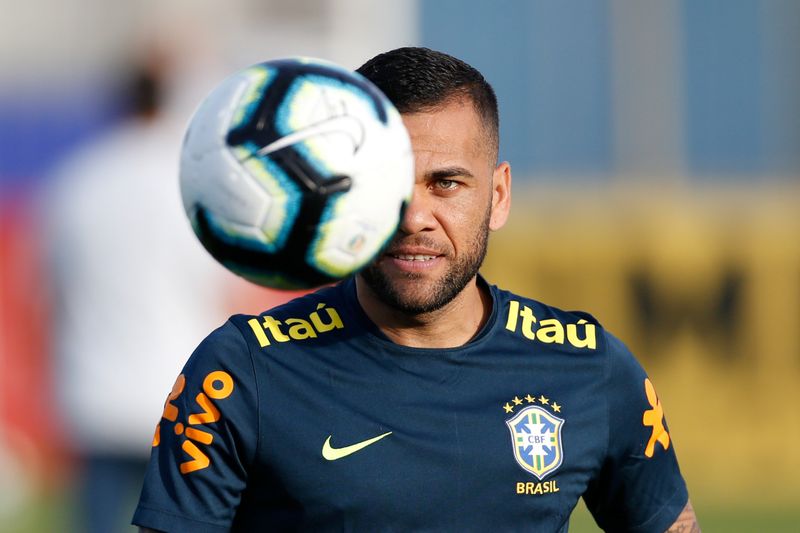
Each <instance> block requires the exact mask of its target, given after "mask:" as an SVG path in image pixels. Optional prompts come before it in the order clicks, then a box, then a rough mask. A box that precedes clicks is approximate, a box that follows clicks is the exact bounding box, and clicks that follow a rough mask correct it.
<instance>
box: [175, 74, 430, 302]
mask: <svg viewBox="0 0 800 533" xmlns="http://www.w3.org/2000/svg"><path fill="white" fill-rule="evenodd" d="M413 182H414V160H413V154H412V151H411V142H410V140H409V137H408V133H407V131H406V129H405V127H404V125H403V122H402V119H401V117H400V114H399V113H398V112H397V110H396V109H395V107H394V106H393V105H392V103H391V102H390V101H389V100H388V99H387V98H386V97H385V96H384V95H383V93H382V92H381V91H380V90H379V89H378V88H376V87H375V86H374V85H373V84H372V83H370V82H369V81H368V80H366V79H365V78H363V77H362V76H360V75H359V74H357V73H355V72H352V71H349V70H347V69H344V68H342V67H340V66H337V65H335V64H333V63H329V62H326V61H321V60H316V59H307V58H290V59H281V60H275V61H268V62H265V63H260V64H257V65H254V66H252V67H250V68H247V69H245V70H242V71H240V72H237V73H236V74H233V75H232V76H230V77H229V78H227V79H225V80H224V81H223V82H222V83H221V84H220V85H219V86H217V87H216V88H215V89H214V90H213V91H212V92H211V94H209V95H208V97H206V99H205V100H203V102H202V103H201V104H200V106H199V107H198V109H197V111H196V112H195V114H194V116H193V117H192V119H191V121H190V124H189V127H188V130H187V132H186V136H185V138H184V143H183V148H182V152H181V163H180V185H181V194H182V197H183V204H184V207H185V209H186V213H187V215H188V217H189V220H190V222H191V225H192V228H193V229H194V232H195V234H196V235H197V237H198V238H199V239H200V241H201V242H202V243H203V246H204V247H205V248H206V250H208V251H209V252H210V253H211V255H212V256H214V258H216V259H217V260H218V261H219V262H220V263H222V264H223V265H225V266H226V267H227V268H228V269H229V270H231V271H233V272H234V273H236V274H238V275H240V276H242V277H244V278H246V279H248V280H250V281H253V282H255V283H257V284H259V285H264V286H268V287H275V288H284V289H294V288H310V287H316V286H320V285H324V284H326V283H330V282H333V281H336V280H338V279H341V278H343V277H346V276H348V275H350V274H352V273H354V272H356V271H358V270H359V269H360V268H362V267H364V266H365V265H366V264H368V263H369V262H370V261H371V260H372V259H373V258H374V257H375V256H376V255H377V254H378V253H379V252H380V251H381V250H382V249H383V247H384V246H385V245H386V244H387V243H388V242H389V241H390V240H391V238H392V236H393V235H394V233H395V231H396V230H397V227H398V224H399V222H400V218H401V217H402V211H403V209H404V206H405V205H406V203H407V202H408V201H409V200H410V198H411V191H412V187H413Z"/></svg>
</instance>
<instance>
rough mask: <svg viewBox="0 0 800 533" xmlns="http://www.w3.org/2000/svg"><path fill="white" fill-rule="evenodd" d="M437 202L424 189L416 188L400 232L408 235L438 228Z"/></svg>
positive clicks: (401, 222)
mask: <svg viewBox="0 0 800 533" xmlns="http://www.w3.org/2000/svg"><path fill="white" fill-rule="evenodd" d="M434 206H435V202H434V201H433V198H431V197H430V195H429V194H426V191H425V190H424V189H422V190H421V188H420V187H417V188H415V190H414V195H413V196H412V198H411V202H410V203H409V204H408V206H406V210H405V213H403V218H402V220H401V221H400V231H402V232H403V233H406V234H408V235H412V234H414V233H419V232H421V231H426V230H432V229H434V228H436V226H437V224H438V221H437V220H436V215H435V210H434Z"/></svg>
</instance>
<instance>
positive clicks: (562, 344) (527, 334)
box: [492, 287, 614, 354]
mask: <svg viewBox="0 0 800 533" xmlns="http://www.w3.org/2000/svg"><path fill="white" fill-rule="evenodd" d="M492 291H493V293H494V296H495V302H496V304H497V308H498V321H499V322H500V324H501V326H504V327H505V330H506V331H507V332H509V333H511V334H514V335H517V336H519V337H521V338H524V339H526V340H528V341H532V342H534V343H537V344H538V345H546V346H547V347H548V348H550V349H554V350H558V351H565V352H572V353H585V354H590V353H591V354H601V353H605V352H606V351H607V350H608V349H609V348H611V347H613V346H614V345H613V344H612V343H610V342H609V334H608V333H607V332H606V330H605V329H604V328H603V326H602V325H601V324H600V322H599V321H598V320H597V319H595V318H594V317H593V316H592V315H590V314H589V313H586V312H583V311H565V310H563V309H559V308H558V307H554V306H552V305H547V304H544V303H542V302H539V301H537V300H534V299H532V298H528V297H524V296H520V295H517V294H514V293H512V292H509V291H506V290H503V289H499V288H497V287H492Z"/></svg>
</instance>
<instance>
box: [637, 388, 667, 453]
mask: <svg viewBox="0 0 800 533" xmlns="http://www.w3.org/2000/svg"><path fill="white" fill-rule="evenodd" d="M644 392H645V394H646V395H647V401H648V402H649V403H650V405H651V406H652V407H653V408H652V409H648V410H646V411H645V412H644V415H642V423H643V424H644V425H645V426H649V427H652V428H653V433H652V434H651V435H650V440H649V441H647V447H646V448H645V449H644V454H645V455H646V456H647V457H653V454H654V453H655V450H656V442H660V443H661V446H663V447H664V449H665V450H668V449H669V433H667V430H666V428H665V427H664V408H663V407H662V406H661V400H659V399H658V396H656V389H655V388H654V387H653V384H652V383H651V382H650V380H649V379H647V378H645V380H644Z"/></svg>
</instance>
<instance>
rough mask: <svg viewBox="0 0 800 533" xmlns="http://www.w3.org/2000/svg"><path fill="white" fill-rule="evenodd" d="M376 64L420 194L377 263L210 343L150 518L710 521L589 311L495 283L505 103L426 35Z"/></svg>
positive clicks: (652, 410)
mask: <svg viewBox="0 0 800 533" xmlns="http://www.w3.org/2000/svg"><path fill="white" fill-rule="evenodd" d="M359 71H360V72H361V73H362V74H363V75H365V76H366V77H367V78H369V79H370V80H372V81H373V82H374V83H376V85H378V86H379V87H380V88H381V89H382V90H383V91H384V92H385V93H386V94H387V96H388V97H389V98H390V99H391V100H392V101H393V102H394V103H395V105H396V106H397V107H398V109H399V110H400V112H401V113H402V114H403V118H404V122H405V124H406V126H407V128H408V131H409V134H410V136H411V141H412V146H413V149H414V154H415V162H416V184H415V190H414V198H413V201H412V202H411V204H410V205H409V207H408V209H407V211H406V212H405V214H404V217H403V220H402V223H401V226H400V229H399V231H398V234H397V236H396V238H395V239H394V240H393V242H392V244H391V245H390V246H389V247H388V249H387V250H386V252H385V253H384V254H383V255H382V256H380V257H379V258H378V259H377V260H376V261H375V262H374V263H373V264H372V265H371V266H370V267H368V268H367V269H365V270H364V271H363V272H361V273H360V274H358V275H357V276H355V278H353V279H349V280H346V281H344V282H342V283H340V284H339V285H337V286H336V287H332V288H326V289H322V290H320V291H318V292H316V293H314V294H311V295H308V296H305V297H303V298H300V299H298V300H295V301H293V302H290V303H289V304H287V305H284V306H281V307H278V308H276V309H272V310H270V311H268V312H266V313H265V314H264V315H262V316H258V317H250V316H235V317H232V318H231V319H230V321H228V322H227V323H226V324H225V325H224V326H222V327H221V328H220V329H218V330H217V331H215V332H214V333H212V334H211V335H210V336H209V337H208V338H207V339H206V340H205V341H204V342H203V343H202V344H201V345H200V347H198V349H197V350H196V351H195V353H194V354H193V356H192V358H191V359H190V361H189V362H188V363H187V365H186V367H185V369H184V371H183V374H181V376H180V377H179V378H178V381H177V382H176V384H175V387H174V388H173V390H172V393H171V394H170V396H169V398H168V401H167V404H166V406H165V409H164V416H163V418H162V421H161V424H160V428H159V430H158V432H157V435H156V440H155V441H154V444H155V446H156V447H155V449H154V452H153V458H152V462H151V466H150V470H149V473H148V476H147V480H146V482H145V487H144V490H143V494H142V499H141V502H140V506H139V508H138V510H137V513H136V515H135V517H134V523H136V524H139V525H141V526H145V527H148V528H154V529H157V530H163V531H184V530H189V529H190V528H191V529H192V530H193V531H228V530H229V528H232V529H234V530H238V531H273V530H295V529H302V530H309V531H317V530H337V531H338V530H364V531H380V530H396V531H463V530H467V531H486V530H501V531H508V530H526V531H566V529H567V526H568V520H569V515H570V513H571V512H572V509H573V508H574V507H575V504H576V503H577V501H578V499H579V498H580V497H581V496H583V497H584V499H585V501H586V503H587V505H588V507H589V509H590V510H591V511H592V513H593V514H594V516H595V518H596V520H597V522H598V524H599V525H600V526H601V527H603V528H604V529H607V530H613V531H659V532H661V531H664V530H666V529H668V528H671V527H680V528H681V531H688V530H690V528H697V524H696V520H695V517H694V512H693V511H692V508H691V505H690V504H689V502H688V496H687V492H686V488H685V485H684V482H683V480H682V478H681V476H680V472H679V470H678V465H677V461H676V459H675V454H674V447H673V446H672V444H671V441H670V438H669V434H668V432H667V430H666V426H665V423H664V419H663V411H662V408H661V404H660V402H659V401H658V398H657V397H656V395H655V392H654V390H653V388H652V384H650V382H649V380H648V379H647V378H646V375H645V373H644V371H643V370H642V369H641V367H640V366H639V365H638V363H636V361H635V359H634V358H633V357H632V356H631V355H630V353H629V352H628V351H627V350H626V349H625V347H624V346H623V345H622V344H621V343H620V342H619V341H618V340H617V339H615V338H614V337H612V336H611V335H610V334H608V333H607V332H605V331H604V330H603V329H602V328H601V326H600V325H599V324H597V322H596V321H595V320H594V319H593V318H591V317H590V316H588V315H585V314H580V313H566V312H563V311H560V310H558V309H555V308H552V307H549V306H546V305H544V304H541V303H539V302H536V301H533V300H530V299H526V298H523V297H520V296H516V295H514V294H511V293H508V292H505V291H502V290H500V289H498V288H497V287H494V286H490V285H489V284H488V283H487V282H486V281H485V280H484V279H483V278H481V277H480V276H479V275H478V269H479V267H480V265H481V262H482V260H483V258H484V255H485V253H486V245H487V238H488V234H489V231H490V230H496V229H499V228H500V227H501V226H503V224H504V223H505V221H506V218H507V216H508V211H509V207H510V183H511V171H510V167H509V165H508V163H500V164H499V165H497V164H496V159H497V150H498V120H497V103H496V99H495V96H494V93H493V91H492V89H491V87H490V86H489V85H488V84H487V83H486V82H485V80H484V79H483V77H482V76H481V75H480V73H478V72H477V71H476V70H474V69H473V68H472V67H470V66H468V65H466V64H465V63H463V62H461V61H459V60H458V59H455V58H453V57H450V56H447V55H444V54H441V53H438V52H433V51H431V50H427V49H423V48H404V49H398V50H394V51H391V52H388V53H386V54H382V55H379V56H377V57H375V58H373V59H372V60H370V61H369V62H368V63H367V64H365V65H364V66H362V67H361V68H360V69H359Z"/></svg>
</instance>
